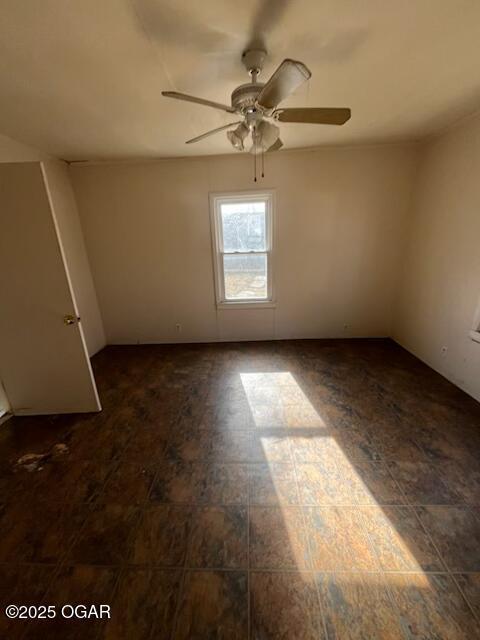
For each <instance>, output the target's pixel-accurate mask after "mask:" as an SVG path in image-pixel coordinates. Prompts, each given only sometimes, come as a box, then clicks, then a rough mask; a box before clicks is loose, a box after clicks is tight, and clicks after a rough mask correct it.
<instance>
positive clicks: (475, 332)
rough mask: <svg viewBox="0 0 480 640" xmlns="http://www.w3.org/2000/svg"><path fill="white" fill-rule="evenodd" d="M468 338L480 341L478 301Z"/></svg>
mask: <svg viewBox="0 0 480 640" xmlns="http://www.w3.org/2000/svg"><path fill="white" fill-rule="evenodd" d="M470 338H471V339H472V340H474V341H475V342H480V301H479V303H478V305H477V311H476V313H475V320H474V322H473V329H472V330H471V331H470Z"/></svg>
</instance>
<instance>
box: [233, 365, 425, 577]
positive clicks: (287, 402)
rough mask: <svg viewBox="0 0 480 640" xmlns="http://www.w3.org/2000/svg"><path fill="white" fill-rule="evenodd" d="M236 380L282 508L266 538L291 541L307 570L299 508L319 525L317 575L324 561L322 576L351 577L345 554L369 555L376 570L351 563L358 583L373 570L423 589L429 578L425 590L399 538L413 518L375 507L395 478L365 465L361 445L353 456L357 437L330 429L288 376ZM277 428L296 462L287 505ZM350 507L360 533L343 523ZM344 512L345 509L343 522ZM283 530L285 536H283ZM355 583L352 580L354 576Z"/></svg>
mask: <svg viewBox="0 0 480 640" xmlns="http://www.w3.org/2000/svg"><path fill="white" fill-rule="evenodd" d="M240 377H241V381H242V384H243V388H244V391H245V394H246V397H247V399H248V402H249V405H250V409H251V412H252V415H253V418H254V421H255V426H256V428H257V429H258V439H259V441H260V443H261V445H262V447H263V452H264V457H265V462H266V464H268V466H269V468H270V475H271V486H272V493H275V494H276V496H277V500H276V501H275V504H276V505H277V506H280V508H281V511H282V514H283V523H282V524H281V526H279V527H277V528H276V530H275V528H273V527H272V532H271V535H272V536H278V544H279V545H281V544H282V538H283V543H285V541H286V540H288V541H289V544H290V547H291V553H292V554H293V556H294V557H295V563H296V568H297V569H298V570H305V569H306V568H307V567H306V561H305V553H306V552H305V546H304V545H302V542H301V539H300V538H301V537H300V536H299V531H298V518H297V515H298V514H296V511H297V509H296V506H297V507H298V505H300V506H301V507H304V508H307V509H309V508H311V509H313V510H315V518H312V521H311V522H312V523H313V525H314V526H316V527H318V530H317V531H316V532H315V533H316V535H315V536H314V537H315V539H316V540H317V563H316V562H315V557H314V556H315V552H314V551H312V549H311V547H312V542H311V541H310V543H309V544H310V549H311V553H312V562H313V569H314V570H315V571H320V572H321V571H323V570H324V569H323V568H322V567H324V564H323V563H324V562H327V563H330V562H331V563H332V566H331V567H329V568H327V569H326V570H327V571H331V570H332V569H333V567H334V565H335V563H337V562H338V563H339V565H338V566H342V571H349V569H348V566H349V554H358V555H359V556H361V555H362V554H365V557H368V556H369V554H372V555H371V557H372V558H375V559H376V558H377V557H378V564H376V565H374V566H369V564H368V560H367V561H366V564H365V565H362V561H361V558H359V559H355V560H354V561H353V560H352V563H351V564H352V568H353V569H352V570H353V572H355V571H357V572H358V571H359V570H360V571H361V572H362V573H363V572H364V571H367V573H366V575H365V576H362V583H365V582H368V581H369V580H372V581H373V582H375V581H376V580H377V581H378V579H379V576H378V575H375V574H376V573H378V572H383V571H386V572H387V573H386V574H384V576H385V579H386V580H387V581H388V582H392V584H393V583H394V582H395V579H396V577H395V573H394V572H400V571H402V572H415V585H416V586H417V587H418V588H426V586H428V578H425V581H426V582H425V585H426V586H425V585H423V583H422V580H421V577H422V576H423V575H424V573H423V570H422V566H421V565H420V564H419V562H418V561H417V559H416V557H415V554H418V553H420V554H421V553H422V551H421V550H419V549H417V548H416V547H415V544H414V543H413V542H412V540H408V541H406V540H404V537H402V534H403V535H404V536H405V537H408V534H405V532H403V531H402V530H401V529H402V527H403V526H404V522H405V518H406V519H407V520H408V518H410V517H411V518H413V520H414V522H413V524H412V522H411V521H409V522H408V523H407V524H408V526H409V527H412V526H415V522H416V521H415V515H414V514H413V512H412V513H410V512H407V511H406V510H405V507H402V506H398V502H397V503H396V504H397V506H380V505H379V503H378V501H377V499H376V497H375V496H378V495H382V496H383V498H382V502H381V504H382V505H385V504H390V503H389V501H388V497H385V496H388V483H389V482H392V483H393V480H392V479H391V477H390V476H389V475H388V473H387V472H386V471H385V470H384V468H383V467H382V466H381V465H380V464H379V463H377V462H375V461H372V460H369V459H368V457H366V456H365V457H364V458H363V459H362V457H361V456H362V451H361V449H359V448H358V446H357V451H356V453H352V451H353V450H354V447H355V446H356V443H355V435H354V434H353V433H349V432H348V431H343V432H342V431H338V432H335V431H334V430H332V429H331V428H329V427H328V425H327V424H326V423H325V421H324V420H323V419H322V417H321V416H320V415H319V413H318V411H317V410H316V409H315V408H314V406H313V405H312V403H311V402H310V401H309V399H308V398H307V395H306V394H305V392H304V391H303V390H302V389H301V387H300V386H299V384H298V382H297V381H296V380H295V378H294V376H293V375H292V374H291V373H290V372H288V371H280V372H261V373H257V372H255V373H241V374H240ZM282 428H283V429H284V430H285V431H282V432H279V435H278V440H282V439H283V440H286V439H287V438H288V446H289V447H290V452H291V454H292V458H293V461H294V464H295V472H294V477H295V478H296V480H297V484H298V493H299V495H298V502H296V501H295V500H291V499H290V495H291V493H290V492H289V491H288V490H286V482H290V484H291V480H288V481H287V479H286V475H285V473H282V469H281V467H282V465H281V464H279V462H278V460H277V459H276V458H275V453H274V446H275V431H276V430H277V429H279V430H280V429H282ZM262 429H265V433H263V432H262ZM286 434H288V436H287V435H286ZM277 445H278V443H277ZM277 448H278V446H277ZM359 452H360V455H359ZM284 466H288V465H284ZM383 474H385V475H383ZM286 496H287V497H286ZM392 504H395V503H394V502H393V503H392ZM348 507H352V508H354V509H355V516H356V522H357V523H358V528H357V524H355V526H353V525H352V527H353V528H352V527H350V525H349V522H350V520H349V517H345V519H344V521H343V520H342V517H343V516H347V513H348V512H347V511H345V509H347V508H348ZM341 509H344V513H343V516H342V513H341V512H340V510H341ZM352 515H353V514H352ZM352 522H353V521H352ZM282 528H283V531H281V530H280V529H282ZM348 529H350V530H348ZM311 534H312V532H310V535H311ZM327 539H328V541H329V542H328V546H329V547H331V549H329V550H328V553H327V554H326V555H325V554H323V551H322V549H321V545H322V540H323V541H324V542H323V545H324V546H325V544H327V542H326V540H327ZM319 541H320V542H319ZM337 541H338V545H337ZM341 545H343V546H344V547H345V548H344V549H343V551H340V550H339V549H337V551H336V550H335V548H334V547H335V546H338V547H340V546H341ZM367 547H368V552H367ZM345 549H346V551H345ZM373 549H374V550H375V551H374V552H373V553H372V551H373ZM327 556H329V557H328V558H327ZM355 567H356V568H355ZM360 567H362V568H360ZM370 572H371V573H370ZM390 572H392V573H390ZM419 576H420V577H419ZM397 577H398V576H397ZM352 580H355V576H354V573H353V574H352ZM382 580H383V578H382Z"/></svg>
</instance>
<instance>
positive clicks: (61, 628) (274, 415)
mask: <svg viewBox="0 0 480 640" xmlns="http://www.w3.org/2000/svg"><path fill="white" fill-rule="evenodd" d="M93 366H94V370H95V375H96V378H97V382H98V387H99V391H100V395H101V398H102V403H103V406H104V410H103V412H102V413H100V414H95V415H80V416H63V417H62V416H57V417H38V418H14V419H11V420H10V421H8V422H7V423H6V424H4V425H3V426H2V428H1V429H0V460H1V465H2V466H1V474H0V500H1V511H0V574H1V575H0V594H1V603H2V612H1V614H0V637H2V638H9V639H15V638H29V639H32V638H42V639H45V638H48V639H51V638H52V639H55V638H62V640H63V639H67V638H82V639H83V638H88V639H89V640H90V639H97V638H98V639H99V640H100V639H103V638H106V639H117V638H128V639H129V640H142V639H143V638H148V639H153V638H155V639H156V638H162V639H163V638H165V639H169V638H172V639H183V638H185V639H186V638H190V639H222V640H223V639H225V640H235V639H237V638H238V639H241V638H245V639H247V638H251V639H252V640H253V639H256V640H266V639H268V638H274V639H282V640H287V639H290V638H292V639H295V640H302V639H305V640H307V639H310V638H317V639H328V640H333V639H344V638H345V639H362V640H364V639H365V640H373V639H375V638H382V639H385V638H388V639H396V638H402V639H422V640H426V639H432V640H433V639H436V640H439V639H441V640H457V639H460V638H468V639H472V638H480V632H479V627H478V621H479V618H480V511H479V508H480V405H478V404H477V403H476V402H474V401H473V400H472V399H471V398H469V397H468V396H466V395H465V394H463V393H462V392H461V391H459V390H458V389H457V388H455V387H454V386H453V385H451V384H449V383H448V382H447V381H446V380H444V379H443V378H441V377H440V376H439V375H437V374H436V373H434V372H433V371H432V370H430V369H429V368H428V367H426V366H425V365H423V364H422V363H420V362H419V361H418V360H416V359H415V358H413V357H412V356H410V355H409V354H407V353H406V352H405V351H403V350H402V349H401V348H399V347H398V346H396V345H395V344H394V343H393V342H391V341H388V340H353V341H291V342H288V341H287V342H275V343H243V344H222V345H185V346H138V347H109V348H107V349H105V350H103V351H102V352H101V353H100V354H98V355H97V356H96V357H95V358H94V359H93ZM56 443H65V444H67V445H68V447H69V453H68V454H66V455H64V456H61V457H58V458H56V459H55V458H52V459H50V460H49V461H47V462H46V463H45V464H44V466H43V468H42V469H41V470H39V471H34V472H27V471H24V470H19V469H16V467H15V462H16V460H17V459H18V458H19V457H20V456H21V455H22V454H25V453H39V452H45V451H48V450H49V449H50V448H51V447H52V446H53V445H54V444H56ZM40 603H44V604H52V605H56V606H57V607H60V606H61V605H63V604H67V603H68V604H72V603H73V604H78V603H83V604H92V603H93V604H97V605H98V604H109V605H111V611H112V618H111V620H109V621H104V620H103V621H102V620H95V619H89V620H77V621H73V620H65V619H61V618H60V617H57V618H55V619H54V620H37V621H31V622H29V621H25V620H12V621H8V619H7V618H6V617H5V616H4V614H3V608H4V606H5V605H7V604H17V605H20V604H27V605H38V604H40Z"/></svg>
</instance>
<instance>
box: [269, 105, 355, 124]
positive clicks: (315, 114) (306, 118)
mask: <svg viewBox="0 0 480 640" xmlns="http://www.w3.org/2000/svg"><path fill="white" fill-rule="evenodd" d="M273 115H274V117H275V119H276V120H279V121H280V122H299V123H300V122H303V123H305V124H345V122H347V120H350V116H351V115H352V112H351V111H350V109H337V108H335V107H332V108H329V107H323V108H318V109H317V108H311V109H308V108H307V109H279V110H278V111H275V113H274V114H273Z"/></svg>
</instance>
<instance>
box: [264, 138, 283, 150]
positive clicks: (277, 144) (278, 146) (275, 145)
mask: <svg viewBox="0 0 480 640" xmlns="http://www.w3.org/2000/svg"><path fill="white" fill-rule="evenodd" d="M282 147H283V142H282V141H281V140H280V138H277V140H276V141H275V142H274V143H273V144H272V146H271V147H269V148H268V149H267V151H278V150H279V149H281V148H282Z"/></svg>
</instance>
